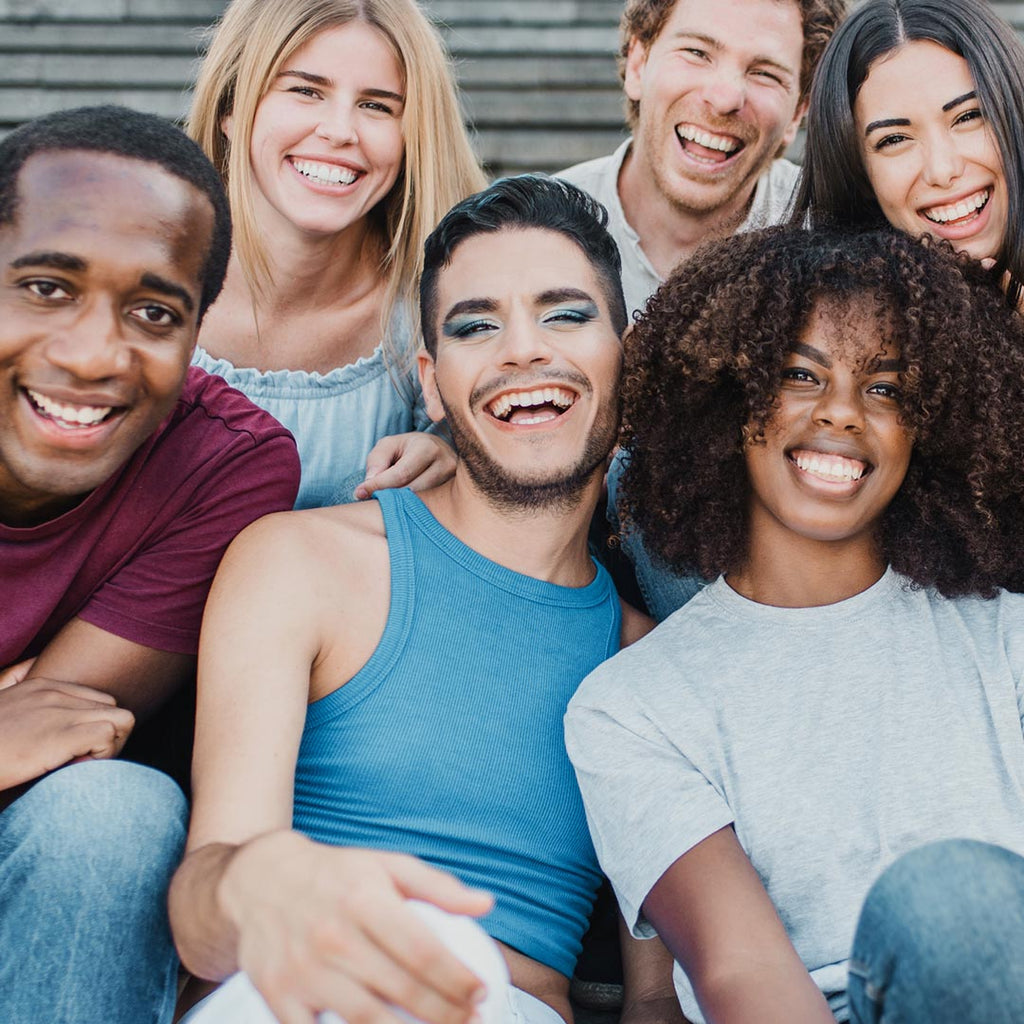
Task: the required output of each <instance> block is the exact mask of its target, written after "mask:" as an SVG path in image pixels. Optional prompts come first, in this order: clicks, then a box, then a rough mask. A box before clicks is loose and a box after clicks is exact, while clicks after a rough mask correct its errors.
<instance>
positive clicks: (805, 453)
mask: <svg viewBox="0 0 1024 1024" xmlns="http://www.w3.org/2000/svg"><path fill="white" fill-rule="evenodd" d="M787 458H788V459H789V461H790V462H792V463H793V464H794V465H795V466H796V467H797V468H798V469H799V470H801V471H802V472H804V473H807V474H808V475H809V476H813V477H815V478H817V479H818V480H823V481H825V482H826V483H832V484H836V483H838V484H845V483H852V482H854V481H857V480H861V479H863V478H864V477H866V476H867V475H868V474H869V473H870V472H871V471H872V469H874V467H873V466H872V465H871V463H870V462H864V461H863V460H861V459H851V458H848V457H847V456H845V455H836V454H833V453H830V452H816V451H811V450H810V449H806V448H795V449H793V450H792V451H790V452H789V453H787Z"/></svg>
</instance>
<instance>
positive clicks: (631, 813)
mask: <svg viewBox="0 0 1024 1024" xmlns="http://www.w3.org/2000/svg"><path fill="white" fill-rule="evenodd" d="M1022 673H1024V596H1021V595H1016V594H1006V593H1001V594H1000V595H999V596H998V597H996V598H995V599H993V600H991V601H986V600H982V599H980V598H963V599H958V600H947V599H945V598H943V597H941V596H940V595H938V594H937V593H935V592H934V591H931V590H925V589H913V588H911V586H910V585H909V584H908V583H907V582H906V580H905V579H904V578H903V577H901V576H899V575H898V574H896V573H894V572H893V571H892V570H889V571H888V572H887V573H886V574H885V575H884V576H883V577H882V579H881V580H879V582H878V583H876V584H875V585H874V586H872V587H871V588H869V589H868V590H866V591H864V592H863V593H861V594H858V595H856V596H855V597H852V598H850V599H849V600H846V601H841V602H839V603H838V604H833V605H828V606H826V607H821V608H775V607H770V606H767V605H760V604H756V603H754V602H752V601H748V600H746V599H745V598H743V597H740V596H739V595H738V594H737V593H736V592H735V591H734V590H732V588H731V587H729V585H728V584H727V583H726V582H725V581H724V580H722V579H719V580H718V581H716V582H715V583H712V584H711V585H709V586H708V587H706V588H705V589H704V590H702V591H701V592H700V593H699V594H697V595H696V596H695V597H694V598H693V599H692V600H691V601H690V602H689V603H688V604H686V605H685V606H684V607H682V608H681V609H679V611H677V612H675V613H674V614H673V615H671V616H670V617H669V618H668V619H666V620H665V622H663V623H662V624H661V625H660V626H658V627H657V628H656V629H655V630H654V631H653V632H651V633H650V634H648V635H647V636H646V637H645V638H644V639H643V640H641V641H639V642H638V643H636V644H634V645H633V646H632V647H629V648H627V649H626V650H624V651H622V652H621V653H620V654H618V655H616V656H615V657H614V658H612V659H611V660H610V661H607V662H605V663H604V664H603V665H601V666H600V667H598V668H597V669H596V670H595V671H594V672H592V673H591V674H590V675H589V676H588V677H587V678H586V679H585V680H584V682H583V684H582V686H581V687H580V689H579V690H578V691H577V693H576V696H575V697H574V698H573V700H572V702H571V703H570V705H569V711H568V713H567V715H566V741H567V744H568V748H569V753H570V756H571V757H572V760H573V763H574V765H575V767H576V773H577V777H578V778H579V782H580V787H581V789H582V791H583V797H584V802H585V804H586V808H587V817H588V821H589V824H590V828H591V833H592V835H593V838H594V844H595V847H596V849H597V852H598V856H599V858H600V860H601V865H602V867H603V868H604V870H605V872H606V873H607V874H608V876H609V877H610V878H611V880H612V883H613V885H614V887H615V890H616V893H617V895H618V897H619V902H620V906H621V908H622V912H623V914H624V915H625V918H626V920H627V922H628V923H629V924H630V926H631V927H632V929H633V931H634V934H636V935H639V936H643V935H650V934H651V933H652V931H651V928H650V925H649V924H648V923H647V922H646V921H645V919H644V917H643V915H642V912H641V906H642V904H643V901H644V899H645V898H646V897H647V894H648V893H649V892H650V890H651V888H652V887H653V885H654V884H655V882H657V881H658V879H659V878H660V877H661V876H662V874H663V873H664V872H665V870H666V869H667V868H668V867H670V866H671V865H672V864H673V863H674V862H675V861H676V860H677V859H678V858H679V857H680V856H682V855H683V854H684V853H686V851H687V850H689V849H691V848H692V847H693V846H695V845H696V844H697V843H699V842H700V841H701V840H702V839H705V838H706V837H707V836H709V835H710V834H711V833H712V832H714V831H716V830H717V829H719V828H722V827H723V826H725V825H728V824H729V823H733V825H734V827H735V829H736V834H737V836H738V838H739V841H740V843H741V844H742V846H743V849H744V850H745V851H746V852H747V855H748V856H749V857H750V860H751V862H752V863H753V865H754V867H755V869H756V870H757V872H758V874H759V875H760V877H761V880H762V882H763V883H764V885H765V887H766V889H767V891H768V893H769V895H770V896H771V898H772V900H773V902H774V904H775V907H776V909H777V910H778V912H779V915H780V917H781V918H782V922H783V924H784V925H785V927H786V930H787V932H788V933H789V937H790V939H791V940H792V941H793V945H794V946H795V947H796V950H797V952H798V953H799V955H800V957H801V959H802V960H803V962H804V964H806V966H807V968H808V970H809V971H810V972H811V975H812V977H813V978H814V980H815V981H816V982H817V984H818V985H819V987H820V988H821V989H822V991H823V992H825V994H826V996H831V997H832V998H831V1000H830V1002H831V1004H832V1008H833V1011H834V1012H835V1013H836V1014H837V1016H839V1017H840V1019H843V1017H844V1015H845V989H846V967H847V958H848V956H849V950H850V946H851V944H852V941H853V932H854V928H855V927H856V921H857V916H858V914H859V911H860V907H861V904H862V902H863V900H864V897H865V895H866V894H867V890H868V889H869V888H870V886H871V884H872V882H873V881H874V880H875V879H876V878H877V876H878V875H879V874H880V872H881V871H882V870H883V869H884V868H885V867H886V866H888V865H889V864H890V863H891V862H892V861H893V860H895V859H896V857H898V856H899V855H900V854H902V853H904V852H906V851H907V850H910V849H912V848H914V847H916V846H919V845H921V844H922V843H925V842H928V841H930V840H933V839H943V838H951V837H957V836H960V837H967V838H974V839H981V840H987V841H989V842H994V843H999V844H1001V845H1003V846H1007V847H1009V848H1011V849H1014V850H1016V851H1018V852H1020V853H1022V854H1024V732H1022V728H1021V715H1022V708H1024V683H1022ZM675 983H676V991H677V993H678V995H679V1001H680V1003H681V1005H682V1008H683V1011H684V1012H685V1013H686V1015H687V1016H688V1017H689V1018H690V1019H691V1020H693V1021H702V1020H703V1018H702V1017H701V1015H700V1011H699V1010H698V1008H697V1004H696V1000H695V999H694V997H693V992H692V989H691V987H690V985H689V983H688V981H687V979H686V977H685V975H684V974H683V972H682V971H681V970H680V969H679V967H678V965H677V967H676V973H675Z"/></svg>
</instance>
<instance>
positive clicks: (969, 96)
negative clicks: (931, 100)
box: [942, 89, 978, 114]
mask: <svg viewBox="0 0 1024 1024" xmlns="http://www.w3.org/2000/svg"><path fill="white" fill-rule="evenodd" d="M977 98H978V94H977V93H976V92H975V91H974V90H973V89H972V90H971V91H970V92H965V93H964V94H963V96H957V98H956V99H955V100H950V101H949V102H948V103H944V104H943V105H942V112H943V113H944V114H945V113H948V112H949V111H950V110H952V109H953V108H954V107H959V106H960V104H961V103H966V102H967V101H968V100H976V99H977Z"/></svg>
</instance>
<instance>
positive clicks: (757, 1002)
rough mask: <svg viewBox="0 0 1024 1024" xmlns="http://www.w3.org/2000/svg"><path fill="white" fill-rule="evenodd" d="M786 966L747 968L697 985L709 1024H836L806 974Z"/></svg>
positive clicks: (765, 965)
mask: <svg viewBox="0 0 1024 1024" xmlns="http://www.w3.org/2000/svg"><path fill="white" fill-rule="evenodd" d="M787 966H788V965H784V964H779V963H775V964H764V965H757V964H755V965H745V966H744V967H742V968H739V969H737V970H735V971H723V972H721V973H719V974H717V975H716V976H715V977H714V978H706V979H704V980H703V981H702V982H700V983H699V984H695V986H694V987H695V992H696V996H697V1001H698V1003H699V1004H700V1007H701V1011H702V1012H703V1014H704V1017H705V1019H706V1020H707V1022H708V1024H750V1021H757V1024H792V1022H793V1021H800V1024H835V1018H834V1017H833V1016H832V1013H831V1011H830V1010H829V1008H828V1003H827V1002H826V1001H825V997H824V996H823V995H822V994H821V991H820V990H819V989H818V987H817V985H815V984H814V982H813V981H812V980H811V977H810V975H809V974H808V973H807V971H806V970H803V969H801V970H794V969H787Z"/></svg>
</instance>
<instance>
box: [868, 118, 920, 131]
mask: <svg viewBox="0 0 1024 1024" xmlns="http://www.w3.org/2000/svg"><path fill="white" fill-rule="evenodd" d="M909 124H910V118H909V117H889V118H886V119H885V120H884V121H872V122H871V124H869V125H868V126H867V128H865V129H864V134H865V135H870V134H871V133H872V132H873V131H875V130H876V129H877V128H906V127H907V125H909Z"/></svg>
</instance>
